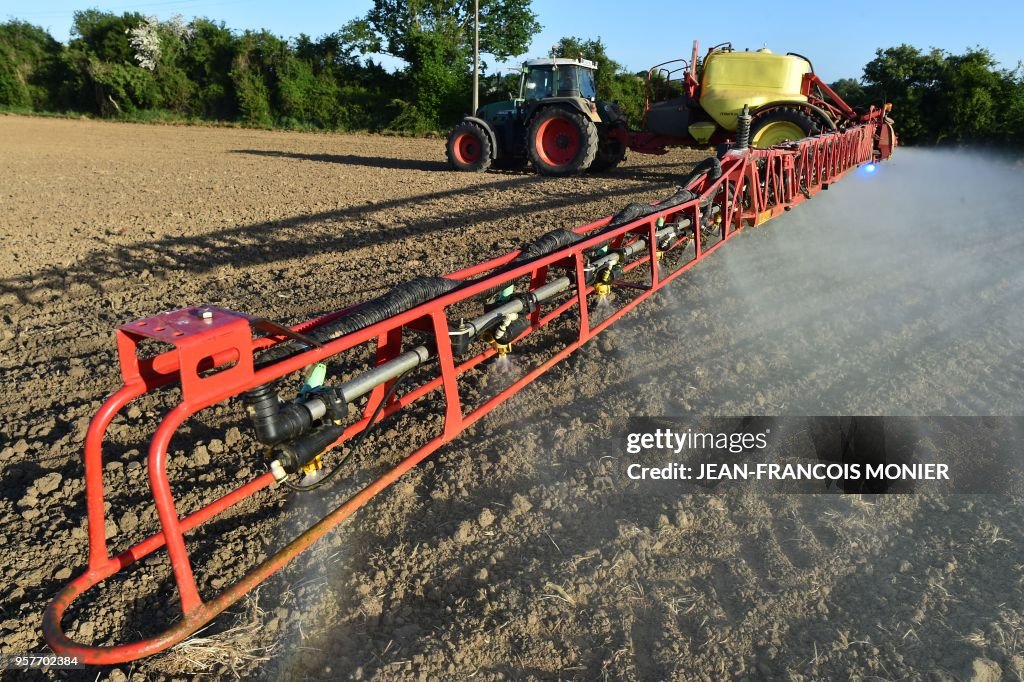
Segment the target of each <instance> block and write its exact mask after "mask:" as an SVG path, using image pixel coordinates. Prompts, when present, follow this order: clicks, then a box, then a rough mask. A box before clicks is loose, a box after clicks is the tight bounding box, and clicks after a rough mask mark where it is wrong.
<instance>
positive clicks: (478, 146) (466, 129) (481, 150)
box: [447, 121, 492, 173]
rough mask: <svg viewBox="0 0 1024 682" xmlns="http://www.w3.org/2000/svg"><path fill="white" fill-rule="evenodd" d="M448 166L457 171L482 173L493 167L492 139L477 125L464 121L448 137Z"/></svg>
mask: <svg viewBox="0 0 1024 682" xmlns="http://www.w3.org/2000/svg"><path fill="white" fill-rule="evenodd" d="M447 149H448V164H449V165H450V166H451V167H452V168H454V169H455V170H460V171H469V172H471V173H482V172H484V171H485V170H487V169H488V168H490V167H491V156H492V154H491V139H490V138H489V137H488V136H487V132H486V131H485V130H484V129H483V128H481V127H480V126H478V125H477V124H475V123H470V122H469V121H463V122H462V123H460V124H459V125H457V126H455V129H454V130H452V132H451V134H450V135H448V147H447Z"/></svg>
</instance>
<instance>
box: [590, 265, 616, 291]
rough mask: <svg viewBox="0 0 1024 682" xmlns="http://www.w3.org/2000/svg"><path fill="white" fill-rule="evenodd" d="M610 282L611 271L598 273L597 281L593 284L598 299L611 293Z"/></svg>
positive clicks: (611, 280) (611, 279)
mask: <svg viewBox="0 0 1024 682" xmlns="http://www.w3.org/2000/svg"><path fill="white" fill-rule="evenodd" d="M612 282H613V278H612V271H611V269H607V270H602V271H601V272H600V273H598V275H597V280H596V281H595V282H594V293H595V294H597V297H598V298H604V297H605V296H607V295H608V294H610V293H612Z"/></svg>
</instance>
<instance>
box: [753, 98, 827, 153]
mask: <svg viewBox="0 0 1024 682" xmlns="http://www.w3.org/2000/svg"><path fill="white" fill-rule="evenodd" d="M820 132H821V126H820V125H819V124H818V121H817V120H815V119H814V118H813V117H812V116H810V115H809V114H807V113H805V112H803V111H800V110H799V109H790V108H788V107H787V108H782V109H772V110H770V111H766V112H764V113H762V114H758V115H756V116H755V117H754V122H753V124H751V126H750V146H752V147H754V148H756V149H767V148H768V147H772V146H774V145H777V144H782V143H783V142H790V141H794V140H801V139H803V138H805V137H810V136H811V135H817V134H818V133H820Z"/></svg>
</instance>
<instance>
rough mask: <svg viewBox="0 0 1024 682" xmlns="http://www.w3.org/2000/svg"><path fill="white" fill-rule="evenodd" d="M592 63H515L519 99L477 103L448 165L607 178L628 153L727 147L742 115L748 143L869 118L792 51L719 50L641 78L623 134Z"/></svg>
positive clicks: (455, 133)
mask: <svg viewBox="0 0 1024 682" xmlns="http://www.w3.org/2000/svg"><path fill="white" fill-rule="evenodd" d="M596 70H597V64H596V63H594V62H591V61H588V60H586V59H567V58H555V57H552V58H547V59H533V60H530V61H527V62H525V63H524V64H523V66H522V74H521V77H520V81H519V94H518V96H517V97H511V95H510V99H508V100H504V101H500V102H492V103H490V104H485V105H484V106H482V107H480V108H479V109H478V110H477V111H475V112H474V113H473V114H472V115H470V116H466V117H465V118H464V119H463V120H462V121H461V122H460V123H459V124H458V125H457V126H455V128H454V129H453V130H452V132H451V134H450V135H449V136H448V144H447V154H448V162H449V164H450V165H451V166H452V167H453V168H455V169H457V170H463V171H476V172H479V171H485V170H487V169H488V168H490V167H491V166H492V165H497V166H500V167H502V168H505V169H516V168H524V167H525V166H526V164H527V163H530V164H531V165H532V166H533V168H534V170H536V171H537V172H538V173H540V174H541V175H572V174H575V173H582V172H584V171H605V170H609V169H611V168H614V167H615V166H617V165H619V163H621V162H622V161H623V160H624V159H625V158H626V151H627V150H632V151H635V152H637V153H640V154H664V153H665V152H666V151H668V149H669V148H671V147H692V148H698V149H702V148H706V147H707V146H708V145H720V146H723V147H724V146H726V145H730V144H732V143H733V141H734V140H735V139H736V132H737V124H738V120H739V119H738V117H739V115H740V112H741V111H742V110H743V109H744V107H746V108H747V111H748V112H749V114H750V116H751V117H752V118H751V121H750V140H749V142H750V146H752V147H755V148H758V149H766V148H768V147H771V146H772V145H776V144H779V143H781V142H786V141H789V140H799V139H801V138H804V137H807V136H810V135H817V134H818V133H819V132H822V131H829V132H835V131H838V130H845V129H846V128H848V127H850V126H853V125H857V124H860V123H867V122H869V121H873V120H876V119H877V115H876V113H875V111H874V110H872V109H871V108H868V109H863V108H857V109H855V108H853V107H851V106H850V105H849V104H847V103H846V102H845V101H843V99H842V97H840V96H839V95H838V94H837V93H836V92H835V91H833V90H832V89H831V88H830V87H829V86H828V85H827V84H826V83H825V81H823V80H822V79H821V77H820V76H818V75H817V74H816V73H815V72H814V66H813V65H812V64H811V61H810V60H809V59H807V58H806V57H804V56H803V55H799V54H796V53H792V52H791V53H788V54H784V55H782V54H774V53H772V52H771V51H770V50H768V49H767V48H762V49H760V50H757V51H754V52H749V51H743V52H740V51H738V50H734V49H733V47H732V45H731V44H730V43H722V44H721V45H716V46H714V47H712V48H711V49H710V50H708V52H707V54H706V55H704V57H703V58H699V50H698V44H697V42H696V41H694V43H693V51H692V53H691V55H690V59H689V61H687V60H685V59H673V60H671V61H667V62H663V63H661V64H656V65H655V66H652V67H651V68H650V69H649V70H648V72H647V86H646V99H645V106H644V117H643V125H642V126H641V129H640V130H630V128H629V125H628V122H627V120H626V116H625V115H624V114H623V112H622V109H621V108H620V107H619V104H618V103H617V102H609V101H605V100H601V99H599V98H598V96H597V86H596V84H595V76H594V74H595V73H596Z"/></svg>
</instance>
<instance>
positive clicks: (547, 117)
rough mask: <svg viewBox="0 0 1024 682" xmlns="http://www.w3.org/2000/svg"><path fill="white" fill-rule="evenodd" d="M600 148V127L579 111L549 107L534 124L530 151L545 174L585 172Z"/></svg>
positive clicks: (539, 114) (537, 165)
mask: <svg viewBox="0 0 1024 682" xmlns="http://www.w3.org/2000/svg"><path fill="white" fill-rule="evenodd" d="M597 148H598V142H597V126H595V125H594V122H593V121H591V120H590V119H589V118H587V117H586V116H583V115H582V114H579V113H577V112H575V111H570V110H569V109H563V108H562V107H548V108H546V109H543V110H541V111H540V113H538V114H537V115H536V116H534V117H533V120H532V121H531V122H530V131H529V136H528V138H527V150H528V151H529V155H530V161H532V162H533V167H534V168H536V169H537V172H538V173H540V174H541V175H574V174H576V173H582V172H583V171H585V170H587V169H588V168H590V165H591V164H592V163H594V157H595V156H597Z"/></svg>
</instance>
